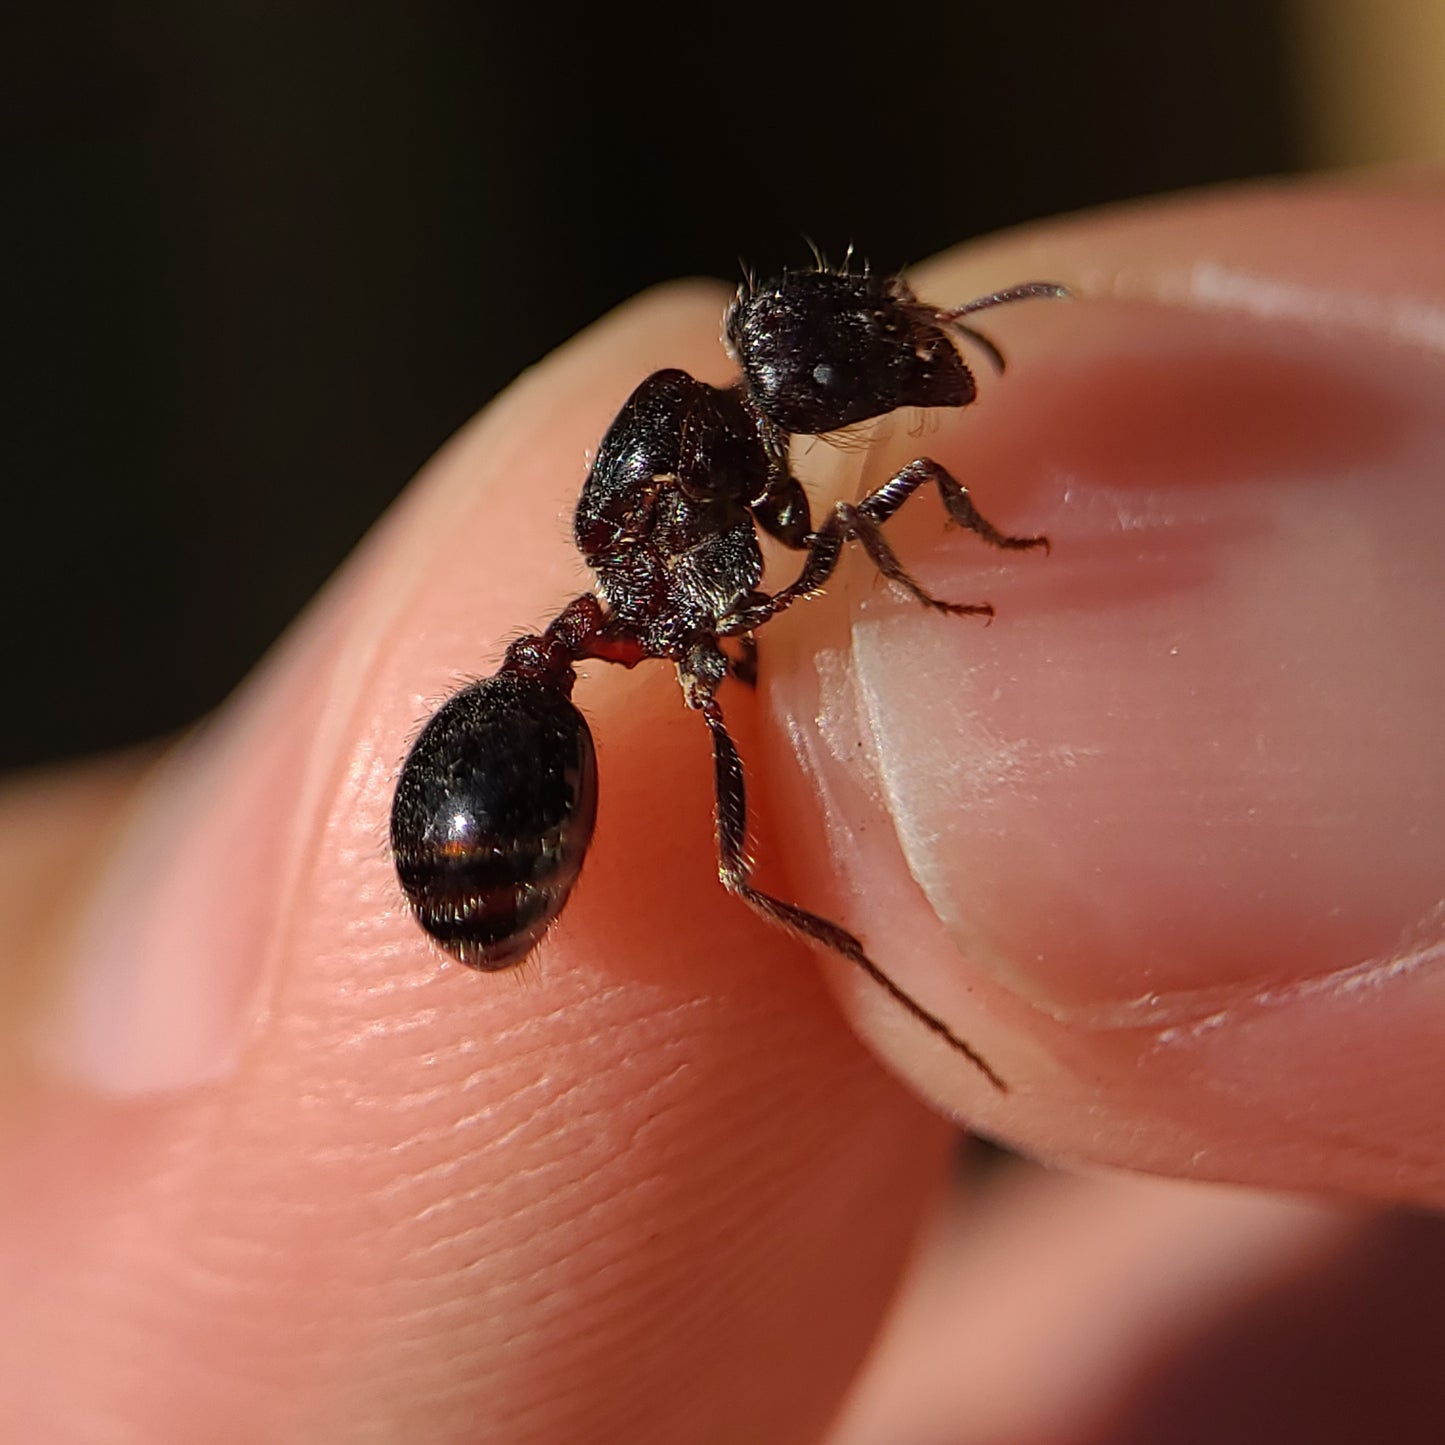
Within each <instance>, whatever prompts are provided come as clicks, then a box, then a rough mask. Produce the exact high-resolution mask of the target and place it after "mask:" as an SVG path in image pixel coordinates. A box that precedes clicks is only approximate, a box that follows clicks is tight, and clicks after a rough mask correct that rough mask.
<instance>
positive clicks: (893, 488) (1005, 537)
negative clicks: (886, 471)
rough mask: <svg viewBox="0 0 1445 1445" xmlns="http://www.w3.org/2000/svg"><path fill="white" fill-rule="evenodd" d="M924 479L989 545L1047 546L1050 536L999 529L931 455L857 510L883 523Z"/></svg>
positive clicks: (1019, 548) (952, 516)
mask: <svg viewBox="0 0 1445 1445" xmlns="http://www.w3.org/2000/svg"><path fill="white" fill-rule="evenodd" d="M925 482H933V483H934V485H935V486H937V488H938V495H939V496H940V497H941V498H942V499H943V506H944V509H945V510H946V511H947V513H948V517H949V520H950V521H952V522H957V523H958V525H959V526H960V527H966V528H967V529H968V530H969V531H970V532H972V533H974V534H975V535H976V536H978V537H980V538H982V539H983V540H984V541H985V542H987V543H988V544H989V546H990V547H1002V548H1004V549H1005V550H1006V551H1025V550H1027V549H1028V548H1030V547H1043V548H1044V549H1045V550H1047V549H1048V545H1049V539H1048V538H1047V537H1013V536H1010V535H1009V534H1008V533H1007V532H1000V531H999V529H998V528H997V527H995V526H994V524H993V523H992V522H990V521H989V520H988V518H987V517H985V516H984V515H983V513H981V512H980V511H979V510H978V508H977V507H975V506H974V504H973V498H972V497H970V496H969V494H968V488H967V487H965V486H963V485H962V483H960V482H958V481H957V480H955V478H954V477H953V475H952V474H951V473H950V472H949V471H948V470H947V468H945V467H941V466H939V464H938V463H937V462H935V461H933V460H932V459H931V458H930V457H919V458H918V460H917V461H912V462H909V463H908V465H907V466H906V467H904V468H903V470H902V471H900V472H899V473H898V475H897V476H895V477H892V478H890V479H889V480H888V481H886V482H884V483H883V485H882V486H881V487H879V488H877V489H876V490H875V491H872V492H869V493H868V495H867V496H866V497H864V498H863V500H862V501H861V502H859V503H858V511H859V512H860V513H862V514H863V515H864V516H865V517H867V518H868V519H869V521H871V522H874V523H877V524H879V525H882V523H884V522H886V521H887V520H888V519H889V518H890V517H891V516H892V515H893V514H894V513H895V512H896V511H897V510H898V509H899V507H901V506H902V505H903V504H904V502H906V501H907V500H908V499H909V497H911V496H912V495H913V494H914V492H916V491H917V490H918V489H919V487H921V486H922V485H923V484H924V483H925Z"/></svg>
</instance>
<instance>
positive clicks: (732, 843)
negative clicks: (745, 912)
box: [684, 679, 1008, 1093]
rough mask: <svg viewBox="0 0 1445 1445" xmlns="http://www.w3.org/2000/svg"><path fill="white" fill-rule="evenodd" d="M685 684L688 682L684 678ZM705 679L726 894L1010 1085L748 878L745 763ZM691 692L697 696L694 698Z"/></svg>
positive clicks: (701, 684)
mask: <svg viewBox="0 0 1445 1445" xmlns="http://www.w3.org/2000/svg"><path fill="white" fill-rule="evenodd" d="M684 686H685V687H687V686H689V684H688V683H687V682H685V683H684ZM709 686H710V685H709V682H708V681H707V680H706V679H698V680H697V682H696V693H695V695H694V692H693V690H692V689H691V688H690V689H689V698H688V701H689V703H690V704H691V705H692V706H693V707H695V708H697V710H698V711H699V712H701V713H702V716H703V721H704V722H705V723H707V726H708V731H709V732H711V734H712V757H713V780H714V787H715V789H716V795H717V812H716V820H717V846H718V868H717V871H718V878H719V879H720V880H721V881H722V885H723V887H724V888H726V889H727V890H728V892H729V893H735V894H737V896H738V897H739V898H741V899H742V900H743V902H745V903H747V904H748V905H749V906H750V907H751V908H752V909H753V910H754V911H755V912H757V913H759V914H761V915H762V916H763V917H764V918H766V919H767V920H768V921H769V922H770V923H775V924H777V925H778V926H779V927H781V928H786V929H787V930H788V932H790V933H795V934H799V935H800V936H802V937H803V938H809V939H812V940H813V941H814V942H816V943H821V944H822V945H823V946H824V947H825V948H831V949H832V950H833V952H834V953H840V954H842V956H843V957H844V958H846V959H848V960H849V961H850V962H851V963H855V964H857V965H858V967H859V968H861V969H862V970H863V972H864V973H866V974H867V975H868V977H869V978H871V979H872V980H873V982H874V983H876V984H877V985H878V986H879V987H880V988H881V989H883V990H884V991H885V992H886V993H887V994H888V995H889V996H890V997H891V998H893V999H894V1000H895V1001H896V1002H898V1003H899V1004H901V1005H902V1006H903V1007H904V1008H905V1009H907V1010H908V1012H909V1013H910V1014H912V1015H913V1017H914V1018H916V1019H917V1020H918V1021H919V1023H921V1024H923V1025H925V1026H926V1027H927V1028H928V1029H930V1030H932V1032H933V1033H935V1034H937V1035H938V1036H939V1038H941V1039H943V1040H944V1042H945V1043H947V1044H948V1045H949V1046H950V1047H951V1048H953V1049H956V1050H957V1051H958V1052H959V1053H960V1054H962V1055H963V1056H964V1058H966V1059H967V1060H968V1061H969V1063H971V1064H972V1065H973V1066H974V1067H975V1068H976V1069H977V1070H978V1071H979V1072H980V1073H981V1074H982V1075H983V1076H984V1077H985V1078H986V1079H987V1080H988V1081H989V1083H991V1084H992V1085H993V1086H994V1088H996V1089H998V1090H999V1091H1000V1092H1001V1093H1007V1092H1008V1085H1007V1084H1006V1083H1004V1081H1003V1080H1002V1079H1001V1078H1000V1077H999V1076H998V1075H997V1074H996V1073H995V1072H994V1070H993V1068H992V1066H991V1065H990V1064H989V1062H988V1061H987V1060H986V1059H985V1058H984V1057H983V1055H982V1054H980V1053H979V1052H978V1050H977V1049H975V1048H973V1046H972V1045H971V1044H969V1043H967V1042H966V1041H965V1040H964V1039H961V1038H960V1037H959V1036H958V1035H957V1034H956V1033H954V1031H953V1030H952V1029H951V1028H949V1026H948V1025H947V1024H946V1023H944V1021H943V1020H942V1019H941V1018H939V1017H938V1015H937V1014H933V1013H930V1012H929V1011H928V1010H927V1009H926V1008H924V1007H923V1005H922V1004H921V1003H919V1002H918V1001H917V1000H916V999H914V998H913V997H912V996H911V995H910V994H907V993H905V992H904V991H903V990H902V989H901V988H899V986H898V985H897V984H896V983H894V982H893V980H892V979H891V978H889V977H888V975H887V974H886V973H884V972H883V970H882V969H881V968H879V967H878V965H877V964H876V963H874V962H873V960H872V959H871V958H869V957H868V955H867V954H866V953H865V952H864V951H863V945H862V944H861V943H860V942H859V941H858V940H857V939H856V938H855V937H854V936H853V935H852V934H851V933H849V932H848V931H847V930H846V929H843V928H840V927H839V926H838V925H837V924H836V923H830V922H829V921H828V920H827V919H826V918H819V917H818V915H817V914H816V913H808V912H807V911H806V910H804V909H802V908H799V907H797V906H796V905H795V904H792V903H784V902H783V900H782V899H781V898H774V897H773V895H772V894H771V893H764V892H763V891H762V890H761V889H758V888H754V887H753V885H752V884H751V883H750V882H749V881H748V880H749V878H750V876H751V874H752V865H751V864H750V863H749V862H748V857H747V846H746V844H747V818H748V805H747V790H746V788H745V786H744V783H743V764H742V759H741V758H740V757H739V756H738V750H737V748H736V747H735V746H734V745H733V740H732V738H731V737H729V736H728V730H727V727H726V726H725V724H724V723H723V715H722V709H721V708H720V707H719V706H718V704H717V702H716V701H715V700H714V698H713V697H712V696H711V693H710V691H709ZM694 696H695V697H696V700H694Z"/></svg>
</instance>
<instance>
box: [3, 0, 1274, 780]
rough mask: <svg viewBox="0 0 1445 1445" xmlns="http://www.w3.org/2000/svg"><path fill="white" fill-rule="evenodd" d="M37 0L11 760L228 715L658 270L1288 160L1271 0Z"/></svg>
mask: <svg viewBox="0 0 1445 1445" xmlns="http://www.w3.org/2000/svg"><path fill="white" fill-rule="evenodd" d="M31 10H32V11H33V13H31V14H29V15H28V17H27V18H25V19H22V20H21V21H19V23H18V27H17V23H16V22H15V21H13V20H12V21H11V22H9V24H10V34H9V37H8V38H6V39H4V40H3V49H4V51H5V55H6V58H5V59H3V60H0V73H3V75H4V77H5V86H4V90H5V93H6V96H7V106H8V108H9V109H10V110H11V111H12V114H11V116H10V117H9V118H8V120H7V124H6V140H5V142H4V153H3V161H4V170H3V175H4V178H5V182H4V184H5V190H6V191H7V192H8V196H7V200H8V205H7V206H6V207H5V220H4V225H3V228H0V229H3V233H4V242H3V245H4V253H3V254H0V263H3V265H0V272H3V281H0V286H3V288H4V289H3V299H4V321H5V333H6V336H7V339H8V341H9V347H8V354H9V356H10V361H11V365H10V367H9V368H7V370H8V371H9V373H10V375H9V379H8V381H7V384H6V388H5V389H6V392H7V393H8V397H9V401H10V406H9V408H7V412H8V419H7V421H6V424H5V426H4V428H3V435H4V447H5V456H4V478H5V488H6V491H5V497H6V502H7V506H6V515H7V516H8V518H9V527H8V529H7V538H6V540H7V545H6V547H5V549H4V566H3V568H0V588H3V594H0V606H3V613H0V616H3V619H4V620H3V624H0V637H3V647H4V657H3V663H4V667H3V677H4V687H5V694H6V696H7V698H8V706H6V707H4V708H0V766H8V765H15V764H23V763H30V762H38V761H42V760H45V759H49V758H54V757H60V756H65V755H69V754H74V753H77V752H81V751H87V750H91V749H96V748H102V747H110V746H113V745H116V744H119V743H125V742H129V741H134V740H136V739H139V738H143V737H146V736H149V735H151V734H153V733H156V732H159V731H162V730H166V729H171V728H175V727H178V726H180V725H182V724H184V723H186V722H188V721H190V720H192V719H193V718H195V717H196V716H197V715H198V714H199V713H200V712H202V711H203V710H204V709H206V708H209V707H211V706H213V705H214V704H215V703H217V702H218V701H219V700H220V699H221V698H222V697H223V696H224V695H225V694H226V692H227V691H228V690H229V689H230V688H231V687H232V686H233V685H234V684H235V683H236V682H237V680H238V679H239V678H240V677H241V675H242V674H243V673H244V672H245V670H246V669H247V668H248V667H249V666H250V665H251V663H252V662H254V661H255V659H256V658H257V657H258V656H259V655H260V654H261V652H263V651H264V650H265V648H266V647H267V646H268V645H269V643H270V642H271V641H272V640H273V639H274V638H275V636H276V635H277V634H278V633H279V632H280V631H281V630H282V628H283V627H284V626H285V625H286V623H287V621H288V620H289V619H290V618H291V617H292V616H293V614H294V613H295V612H296V611H297V609H298V608H299V607H300V606H301V605H302V603H304V602H305V600H306V599H307V597H309V596H310V594H311V593H312V592H313V591H315V589H316V588H317V586H318V585H319V584H320V583H321V582H322V581H323V580H324V578H325V577H326V576H327V574H328V573H329V572H330V571H331V570H332V569H333V568H334V567H335V566H336V565H337V564H338V563H339V562H340V561H341V559H342V558H343V557H344V556H345V554H346V552H347V551H348V550H349V548H350V547H351V546H352V545H353V544H354V543H355V541H356V540H357V538H358V537H359V536H360V535H361V534H362V532H364V531H365V529H366V528H367V526H368V525H369V524H370V523H371V522H372V521H373V520H374V518H375V517H376V516H377V515H378V513H379V512H380V511H381V510H382V508H383V507H385V505H386V504H387V502H388V501H389V500H390V499H391V498H392V497H393V496H394V495H395V494H396V492H397V491H398V490H399V489H400V488H401V487H402V486H403V485H404V484H405V482H406V481H407V479H408V477H409V476H410V475H411V474H412V473H413V472H414V471H415V470H416V469H417V468H418V467H419V466H420V465H421V463H422V462H424V461H425V460H426V458H427V457H428V455H429V454H430V453H431V452H432V451H434V450H435V449H436V447H437V446H438V445H439V444H440V443H441V442H443V441H444V440H445V439H446V437H447V436H448V435H449V434H450V433H451V432H452V431H453V430H455V428H456V427H457V426H459V425H460V424H461V423H462V422H463V421H464V420H465V419H466V418H467V417H468V416H469V415H470V414H471V413H472V412H474V411H475V410H476V409H477V408H478V407H479V406H481V405H482V404H483V403H484V402H485V401H486V400H487V399H488V398H489V397H490V396H491V395H492V394H493V393H494V392H496V391H497V390H498V389H499V388H500V387H502V386H504V385H505V384H506V382H507V381H508V380H509V379H510V378H511V377H513V376H514V375H515V374H516V373H517V372H518V371H519V370H520V369H521V368H522V367H524V366H526V365H528V364H529V363H530V362H532V361H535V360H536V359H537V358H538V357H540V356H542V355H543V354H545V353H546V352H547V351H549V350H550V349H551V348H552V347H554V346H556V345H557V344H558V343H559V342H561V341H563V340H564V339H565V338H566V337H567V336H569V335H570V334H571V333H573V332H574V331H576V330H577V329H579V328H580V327H581V326H583V325H585V324H586V323H587V322H588V321H590V320H592V319H593V318H595V317H596V316H597V315H599V314H600V313H601V312H603V311H605V310H606V309H607V308H609V307H611V306H613V305H614V304H616V303H617V302H619V301H621V300H622V299H624V298H625V297H627V296H628V295H630V294H632V293H633V292H635V291H637V290H639V289H641V288H643V287H645V286H647V285H649V284H651V283H653V282H656V281H660V280H663V279H665V278H668V277H672V276H678V275H686V274H693V273H704V274H714V275H717V276H720V277H724V278H728V279H734V278H736V276H737V274H738V261H739V258H740V257H745V258H746V259H747V260H748V261H749V262H750V263H751V264H753V265H754V266H756V267H758V268H760V269H762V270H767V269H768V268H770V267H771V266H773V265H776V264H778V263H781V262H789V263H798V262H801V261H805V260H806V259H807V251H806V248H805V247H804V245H803V242H802V239H801V238H802V237H803V236H810V237H812V238H813V239H815V240H816V241H817V242H818V243H819V244H820V245H822V246H823V248H824V249H825V250H828V251H830V252H833V253H834V254H838V253H840V252H841V251H842V249H843V247H844V246H845V245H846V243H847V242H849V241H853V242H854V243H856V245H857V247H858V250H859V252H860V254H862V255H865V256H867V257H869V258H870V259H871V260H872V261H873V262H874V263H875V264H876V265H878V266H881V267H888V268H892V267H896V266H898V265H901V264H903V263H906V262H908V261H912V260H917V259H921V258H922V257H924V256H927V255H928V254H929V253H931V252H933V251H935V250H938V249H941V248H942V247H944V246H947V245H949V244H951V243H953V242H955V241H958V240H960V239H962V238H965V237H967V236H969V235H971V234H975V233H978V232H981V231H987V230H992V229H995V228H997V227H1000V226H1005V225H1009V224H1011V223H1014V222H1017V221H1022V220H1027V219H1029V218H1032V217H1036V216H1042V215H1047V214H1049V213H1051V212H1055V211H1060V210H1067V209H1070V208H1074V207H1080V206H1087V205H1094V204H1098V203H1100V202H1105V201H1110V200H1115V199H1119V198H1123V197H1129V196H1137V195H1141V194H1147V193H1150V192H1154V191H1160V190H1168V189H1173V188H1177V187H1181V186H1189V185H1195V184H1199V183H1201V182H1209V181H1218V180H1226V179H1232V178H1236V177H1243V176H1249V175H1256V174H1260V173H1263V172H1271V171H1282V170H1289V169H1292V168H1293V167H1294V166H1295V164H1296V159H1297V140H1296V137H1295V136H1294V135H1293V134H1292V133H1291V123H1290V119H1289V115H1288V112H1287V108H1286V105H1285V101H1284V97H1285V95H1286V92H1287V84H1286V79H1287V78H1286V76H1285V74H1284V67H1285V57H1284V53H1283V52H1284V45H1283V37H1282V30H1281V23H1280V20H1279V17H1278V15H1277V13H1276V7H1275V5H1273V4H1267V3H1261V0H1216V3H1214V4H1212V5H1210V6H1207V7H1204V8H1203V9H1200V8H1197V7H1187V8H1186V7H1171V6H1161V5H1158V4H1157V3H1155V0H1138V3H1123V4H1116V5H1113V6H1104V7H1099V6H1084V5H1077V4H1065V3H1046V4H1035V5H1032V6H1015V7H1013V8H1012V9H1011V10H1010V11H1009V12H1008V14H1007V15H1005V14H1003V13H1002V12H1001V9H1000V8H995V7H987V8H986V7H983V6H977V7H975V6H972V5H968V4H961V3H953V4H950V5H938V6H933V5H915V6H909V7H903V6H875V7H872V8H869V9H864V8H862V7H859V8H856V9H851V10H850V9H849V7H848V6H846V5H841V4H837V3H834V4H829V5H825V6H816V5H815V6H809V7H807V9H806V11H801V12H800V13H796V14H794V13H793V12H791V11H790V10H788V9H786V8H784V7H782V6H776V7H772V8H765V9H761V10H758V11H749V10H747V9H745V8H739V7H738V6H728V7H722V6H713V7H706V6H701V5H690V6H685V7H676V8H673V9H670V10H657V11H650V10H641V9H636V10H632V11H627V12H624V11H622V10H621V9H620V8H619V7H614V6H605V7H604V6H594V7H592V9H591V13H590V18H588V19H586V20H584V21H583V22H582V23H581V27H580V28H578V27H577V26H575V25H570V24H569V25H568V26H564V25H563V23H562V19H561V15H560V12H557V11H554V10H552V9H551V8H550V7H543V6H527V5H511V6H506V7H497V8H496V9H495V11H494V10H493V9H492V7H489V6H484V5H480V4H465V3H460V0H406V3H389V4H383V3H370V0H350V3H334V4H319V3H307V0H291V3H274V4H273V3H262V0H251V3H238V0H206V3H204V4H195V3H192V0H184V3H182V0H173V3H157V4H150V5H146V6H135V7H125V8H124V9H123V8H121V7H120V6H109V5H101V6H96V7H92V8H83V7H82V8H75V9H71V8H65V9H62V8H61V7H53V8H47V9H44V10H42V9H41V8H40V7H31ZM880 17H881V18H880ZM581 466H582V458H580V457H579V458H578V467H579V479H580V474H581Z"/></svg>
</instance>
